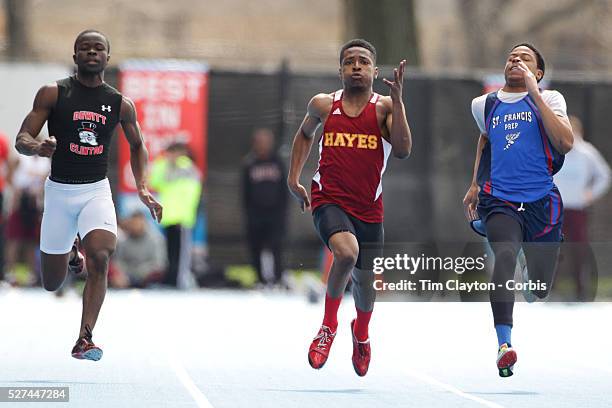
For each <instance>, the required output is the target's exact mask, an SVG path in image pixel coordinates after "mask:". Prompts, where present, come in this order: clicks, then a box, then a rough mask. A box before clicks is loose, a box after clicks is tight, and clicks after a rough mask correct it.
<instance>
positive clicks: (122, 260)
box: [112, 210, 168, 288]
mask: <svg viewBox="0 0 612 408" xmlns="http://www.w3.org/2000/svg"><path fill="white" fill-rule="evenodd" d="M120 226H121V229H122V230H123V234H122V235H121V236H120V237H119V242H118V243H117V250H116V252H115V254H114V256H113V264H114V275H115V276H114V277H113V279H112V281H113V284H114V286H118V287H133V288H134V287H135V288H145V287H147V286H149V285H150V284H151V283H158V282H161V280H162V278H163V276H164V272H165V270H166V266H167V263H168V258H167V256H166V244H165V242H164V238H163V236H162V235H161V234H160V233H159V232H158V231H157V230H156V229H154V228H151V225H150V224H149V222H148V221H147V219H146V217H145V214H144V213H143V212H142V211H140V210H136V211H134V212H132V213H131V214H130V215H129V216H128V217H126V218H125V219H123V220H122V221H121V222H120Z"/></svg>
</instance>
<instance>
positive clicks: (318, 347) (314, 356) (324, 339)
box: [308, 326, 336, 370]
mask: <svg viewBox="0 0 612 408" xmlns="http://www.w3.org/2000/svg"><path fill="white" fill-rule="evenodd" d="M334 337H336V333H335V332H334V333H332V331H331V329H330V328H329V327H327V326H321V328H320V329H319V333H318V334H317V336H316V337H315V338H314V339H313V340H312V343H311V344H310V348H309V349H308V362H309V363H310V366H311V367H312V368H314V369H316V370H318V369H319V368H321V367H323V366H324V365H325V362H326V361H327V357H328V356H329V350H330V349H331V346H332V343H333V342H334Z"/></svg>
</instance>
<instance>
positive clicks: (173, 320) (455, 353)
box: [0, 289, 612, 408]
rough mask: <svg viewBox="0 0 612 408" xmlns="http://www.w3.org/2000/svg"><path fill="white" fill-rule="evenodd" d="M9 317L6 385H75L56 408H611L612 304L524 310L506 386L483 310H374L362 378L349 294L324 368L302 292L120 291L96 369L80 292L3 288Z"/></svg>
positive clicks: (112, 298)
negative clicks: (89, 355)
mask: <svg viewBox="0 0 612 408" xmlns="http://www.w3.org/2000/svg"><path fill="white" fill-rule="evenodd" d="M0 311H1V313H0V327H1V333H2V336H1V340H0V367H1V370H0V386H2V387H6V386H19V387H24V386H45V387H46V386H67V387H69V388H70V402H69V403H55V404H52V406H53V407H58V408H59V407H61V406H70V407H215V408H221V407H228V408H229V407H231V408H235V407H249V408H252V407H274V408H277V407H298V408H299V407H305V408H306V407H308V408H311V407H334V408H337V407H340V408H342V407H350V408H356V407H430V408H432V407H433V408H436V407H445V408H446V407H497V408H498V407H522V408H525V407H537V408H541V407H557V408H563V407H589V408H597V407H610V406H612V353H611V352H610V350H612V346H611V343H610V342H611V338H612V336H611V335H612V324H611V322H612V304H609V303H594V304H582V305H566V304H558V303H557V304H534V305H528V304H525V303H518V304H517V305H516V307H515V329H514V332H513V343H514V346H515V347H516V350H517V352H518V358H519V362H518V364H517V366H516V370H515V375H514V377H511V378H507V379H502V378H499V377H498V375H497V369H496V367H495V357H496V351H497V350H496V348H497V344H496V340H495V334H494V330H493V327H492V322H491V312H490V309H489V305H488V304H486V303H464V304H461V303H377V305H376V308H375V312H374V315H373V318H372V323H371V329H370V335H371V341H372V350H373V360H372V364H371V367H370V372H369V373H368V375H367V376H366V377H364V378H359V377H357V376H356V375H355V373H354V372H353V368H352V365H351V360H350V356H351V350H352V348H351V338H350V333H349V328H348V327H349V326H348V325H349V322H350V320H351V319H352V316H353V314H354V308H353V302H352V298H350V297H347V298H345V301H344V302H343V305H342V307H341V309H340V316H339V320H340V327H339V331H338V335H337V337H336V339H335V342H334V346H333V349H332V353H331V356H330V359H329V360H328V362H327V364H326V365H325V367H323V369H321V370H319V371H315V370H313V369H311V368H310V366H309V365H308V362H307V358H306V350H307V348H308V345H309V344H310V340H311V339H312V337H313V336H314V335H315V334H316V330H317V327H318V325H319V324H320V320H321V317H322V315H321V313H322V304H314V305H313V304H308V303H307V302H306V301H305V299H304V298H303V297H302V296H299V295H291V294H279V293H259V292H234V291H209V290H203V291H194V292H187V293H181V292H175V291H148V292H147V291H121V292H118V291H111V292H109V294H108V295H107V298H106V302H105V305H104V308H103V309H102V314H101V316H100V320H99V323H98V326H97V327H96V329H95V331H94V340H95V341H96V343H98V344H99V345H101V346H102V348H103V349H104V357H103V359H102V360H101V361H99V362H97V363H96V362H89V361H77V360H74V359H72V358H71V357H70V350H71V348H72V345H73V343H74V341H75V339H76V334H77V329H78V323H79V319H80V313H81V304H80V299H79V298H78V297H77V295H76V294H74V293H69V294H67V295H66V296H64V297H63V298H61V299H57V298H55V297H54V296H53V295H51V294H48V293H45V292H44V291H43V290H42V289H40V290H16V289H0ZM13 405H15V406H18V407H27V406H32V407H40V406H43V405H46V404H40V403H19V404H13ZM13 405H11V404H7V403H4V404H3V403H0V408H2V406H13Z"/></svg>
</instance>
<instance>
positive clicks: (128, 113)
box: [120, 96, 162, 222]
mask: <svg viewBox="0 0 612 408" xmlns="http://www.w3.org/2000/svg"><path fill="white" fill-rule="evenodd" d="M120 121H121V127H122V128H123V133H124V134H125V138H126V139H127V141H128V143H129V144H130V165H131V166H132V173H134V179H135V180H136V189H137V190H138V196H139V197H140V200H141V201H142V202H143V203H144V204H145V205H146V206H147V208H148V209H149V211H151V215H152V216H153V218H154V219H155V220H157V222H159V221H161V218H162V206H161V205H160V204H159V203H158V202H157V201H156V200H155V198H154V197H153V195H152V194H151V193H150V192H149V189H148V188H147V166H148V163H149V152H148V151H147V147H146V146H145V143H144V139H143V137H142V133H141V132H140V125H139V124H138V120H137V119H136V108H135V107H134V102H132V101H131V100H130V99H128V98H126V97H125V96H124V97H123V100H122V101H121V118H120Z"/></svg>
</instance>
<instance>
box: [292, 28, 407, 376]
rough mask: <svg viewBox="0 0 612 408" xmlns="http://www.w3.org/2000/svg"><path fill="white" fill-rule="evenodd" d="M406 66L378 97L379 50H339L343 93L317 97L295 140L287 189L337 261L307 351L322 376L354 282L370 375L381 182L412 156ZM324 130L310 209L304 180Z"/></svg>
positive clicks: (358, 366)
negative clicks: (392, 159) (394, 163)
mask: <svg viewBox="0 0 612 408" xmlns="http://www.w3.org/2000/svg"><path fill="white" fill-rule="evenodd" d="M405 64H406V61H402V62H400V64H399V67H398V68H396V69H395V70H394V79H393V81H389V80H387V79H383V81H384V82H385V84H387V85H388V86H389V89H390V96H380V95H378V94H375V93H374V92H373V90H372V84H373V82H374V79H375V78H376V77H377V76H378V68H376V50H375V48H374V47H373V46H372V44H370V43H369V42H367V41H365V40H360V39H358V40H351V41H349V42H348V43H346V44H345V45H344V46H343V47H342V49H341V50H340V70H339V73H340V79H341V80H342V86H343V89H342V90H340V91H336V92H334V93H331V94H318V95H315V96H314V97H313V98H312V99H311V100H310V102H309V103H308V111H307V113H306V117H305V118H304V121H303V122H302V124H301V126H300V128H299V130H298V131H297V134H296V135H295V139H294V142H293V149H292V152H291V167H290V171H289V176H288V180H287V183H288V185H289V188H290V190H291V192H292V193H293V195H294V196H295V197H296V198H297V199H298V201H299V202H300V204H301V207H302V211H304V210H312V212H313V220H314V223H315V227H316V228H317V231H318V233H319V235H320V237H321V239H322V240H323V242H324V243H325V244H326V245H327V246H328V247H329V249H330V250H331V251H332V253H333V255H334V262H333V264H332V267H331V270H330V273H329V279H328V282H327V293H326V296H325V315H324V317H323V324H322V325H321V328H320V330H319V333H318V334H317V336H316V337H315V338H314V340H313V341H312V344H311V345H310V348H309V350H308V361H309V363H310V365H311V366H312V367H313V368H315V369H319V368H321V367H323V365H324V364H325V362H326V361H327V357H328V355H329V350H330V347H331V345H332V342H333V340H334V337H335V336H336V328H337V326H338V321H337V312H338V308H339V306H340V301H341V299H342V294H343V293H344V289H345V287H346V284H347V282H348V279H349V277H352V281H353V295H354V298H355V307H356V309H357V318H356V319H354V320H353V321H352V322H351V331H352V337H353V368H354V369H355V372H356V373H357V374H358V375H359V376H364V375H365V374H366V373H367V371H368V367H369V364H370V355H371V350H370V339H369V336H368V325H369V321H370V316H371V315H372V310H373V308H374V299H375V290H374V287H373V282H374V274H373V272H372V258H373V257H375V256H380V254H381V253H382V243H383V226H382V221H383V203H382V174H383V172H384V171H385V167H386V164H387V158H388V157H389V155H390V153H391V152H393V154H394V156H396V157H399V158H405V157H408V155H409V154H410V151H411V148H412V137H411V135H410V128H409V126H408V121H407V120H406V112H405V110H404V104H403V102H402V82H403V76H404V67H405ZM321 124H323V132H322V135H321V138H320V139H319V155H320V158H319V167H318V168H317V171H316V172H315V174H314V177H313V179H312V188H311V191H312V201H311V200H310V198H309V196H308V192H307V191H306V189H305V188H304V186H303V185H301V184H300V175H301V172H302V169H303V167H304V163H305V162H306V159H307V158H308V154H309V153H310V149H311V147H312V144H313V142H314V135H315V132H316V131H317V129H318V128H319V126H320V125H321ZM366 245H367V248H368V250H367V251H365V250H364V248H365V247H366ZM371 248H374V249H371ZM351 272H352V274H351Z"/></svg>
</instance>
